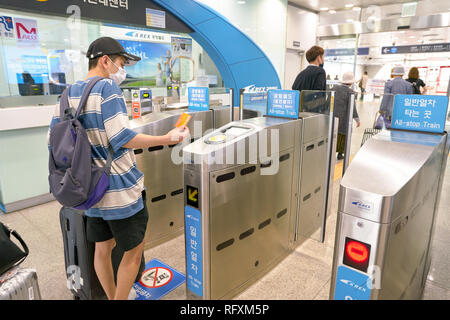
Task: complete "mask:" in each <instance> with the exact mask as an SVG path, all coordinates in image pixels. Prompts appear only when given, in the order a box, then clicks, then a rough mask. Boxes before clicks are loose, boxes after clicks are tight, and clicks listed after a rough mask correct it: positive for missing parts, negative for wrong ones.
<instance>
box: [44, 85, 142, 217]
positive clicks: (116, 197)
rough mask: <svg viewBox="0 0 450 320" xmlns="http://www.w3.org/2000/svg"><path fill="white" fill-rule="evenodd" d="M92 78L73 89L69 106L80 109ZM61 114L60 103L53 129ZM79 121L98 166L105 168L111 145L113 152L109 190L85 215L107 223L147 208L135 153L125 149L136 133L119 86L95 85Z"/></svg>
mask: <svg viewBox="0 0 450 320" xmlns="http://www.w3.org/2000/svg"><path fill="white" fill-rule="evenodd" d="M90 79H91V78H89V79H87V80H86V81H78V82H77V83H75V84H73V85H72V86H71V87H70V89H69V103H70V106H71V107H72V108H74V109H77V108H78V105H79V103H80V100H81V96H82V94H83V90H84V88H85V87H86V85H87V84H88V83H89V81H90ZM59 113H60V111H59V104H58V105H57V106H56V110H55V115H54V117H53V119H52V122H51V124H50V130H51V128H52V126H53V125H54V124H55V123H58V122H59V121H60V116H59ZM78 120H79V121H80V122H81V124H82V126H83V128H84V129H85V130H86V133H87V136H88V138H89V142H90V143H91V152H92V160H93V162H94V163H95V165H97V166H101V167H104V166H105V165H106V159H107V157H108V147H109V146H111V148H112V149H113V151H114V156H113V161H112V165H111V174H110V177H109V189H108V190H107V192H106V194H105V195H104V197H103V198H102V200H100V201H99V202H98V203H97V204H96V205H95V206H94V207H92V208H90V209H89V210H87V211H86V215H87V216H88V217H96V218H103V219H104V220H119V219H125V218H128V217H131V216H133V215H134V214H136V213H138V212H139V211H140V210H142V209H143V208H144V202H143V199H142V191H143V190H144V175H143V174H142V172H140V171H139V170H138V169H137V167H136V158H135V155H134V152H133V150H132V149H127V148H123V145H124V144H126V143H127V142H129V141H130V140H131V139H133V138H134V137H135V136H136V135H137V133H136V132H134V131H132V130H130V129H129V119H128V113H127V107H126V104H125V99H124V97H123V93H122V90H120V88H119V86H118V85H117V84H116V83H115V82H114V81H112V80H111V79H103V80H101V81H99V82H98V83H97V84H95V86H94V88H93V89H92V91H91V93H90V95H89V98H88V100H87V103H86V107H85V108H84V110H82V112H81V114H80V116H79V118H78ZM50 130H49V135H50Z"/></svg>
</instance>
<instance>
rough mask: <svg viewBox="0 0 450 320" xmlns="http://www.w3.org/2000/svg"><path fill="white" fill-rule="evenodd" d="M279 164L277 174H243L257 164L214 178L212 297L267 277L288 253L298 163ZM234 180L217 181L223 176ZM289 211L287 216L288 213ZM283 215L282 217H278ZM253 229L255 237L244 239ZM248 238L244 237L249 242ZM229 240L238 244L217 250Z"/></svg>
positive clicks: (211, 224)
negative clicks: (268, 270) (265, 273)
mask: <svg viewBox="0 0 450 320" xmlns="http://www.w3.org/2000/svg"><path fill="white" fill-rule="evenodd" d="M285 154H289V156H290V158H289V159H288V160H286V161H283V162H281V163H280V168H279V171H278V173H277V174H276V175H261V173H260V164H258V165H256V168H255V171H254V172H252V173H250V174H246V175H244V176H243V175H241V170H242V169H245V168H248V167H252V166H255V165H243V166H237V167H235V168H232V169H226V170H222V171H216V172H213V173H211V174H210V177H211V178H210V188H211V189H210V228H211V229H210V231H211V238H210V241H211V298H212V299H219V298H223V297H225V296H226V295H227V293H229V292H230V291H231V290H233V289H235V288H237V287H239V286H241V285H243V284H245V283H246V282H247V281H249V279H251V278H252V277H254V276H256V275H258V274H259V275H262V272H263V271H264V270H266V268H267V266H268V265H270V263H271V262H272V260H274V259H277V258H278V257H279V256H280V255H285V254H286V253H287V251H288V249H289V216H290V214H291V210H290V204H291V203H290V202H291V194H292V184H291V183H289V182H290V181H291V179H292V171H293V160H292V156H293V154H292V151H290V152H289V153H288V152H284V153H282V154H281V155H285ZM230 172H233V173H234V174H235V177H234V178H233V179H231V180H228V181H224V182H220V183H218V182H216V179H217V177H218V176H220V175H224V174H227V173H230ZM284 212H285V213H284ZM279 213H284V214H283V215H280V217H279V218H278V217H277V214H279ZM249 230H251V234H249V235H248V236H246V237H245V235H246V233H245V232H248V233H250V232H249ZM244 237H245V238H244ZM229 239H234V243H233V244H232V245H230V246H229V247H226V248H224V249H222V250H218V249H217V246H218V245H219V244H221V243H224V242H225V241H227V240H229Z"/></svg>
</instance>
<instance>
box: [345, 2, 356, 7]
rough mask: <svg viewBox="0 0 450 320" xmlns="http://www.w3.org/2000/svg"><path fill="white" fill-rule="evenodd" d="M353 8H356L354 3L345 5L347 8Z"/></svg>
mask: <svg viewBox="0 0 450 320" xmlns="http://www.w3.org/2000/svg"><path fill="white" fill-rule="evenodd" d="M353 6H354V4H353V3H347V4H346V5H345V7H346V8H352V7H353Z"/></svg>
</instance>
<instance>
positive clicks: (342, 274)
mask: <svg viewBox="0 0 450 320" xmlns="http://www.w3.org/2000/svg"><path fill="white" fill-rule="evenodd" d="M369 283H370V284H371V283H372V280H371V279H370V278H369V276H367V275H365V274H363V273H360V272H358V271H355V270H353V269H350V268H347V267H344V266H339V267H338V270H337V276H336V288H335V290H334V300H369V299H370V292H371V289H370V288H369V287H368V284H369Z"/></svg>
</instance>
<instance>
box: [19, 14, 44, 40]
mask: <svg viewBox="0 0 450 320" xmlns="http://www.w3.org/2000/svg"><path fill="white" fill-rule="evenodd" d="M14 21H15V23H16V30H17V39H18V40H21V41H38V40H39V37H38V31H37V21H36V20H31V19H18V18H16V19H14Z"/></svg>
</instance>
